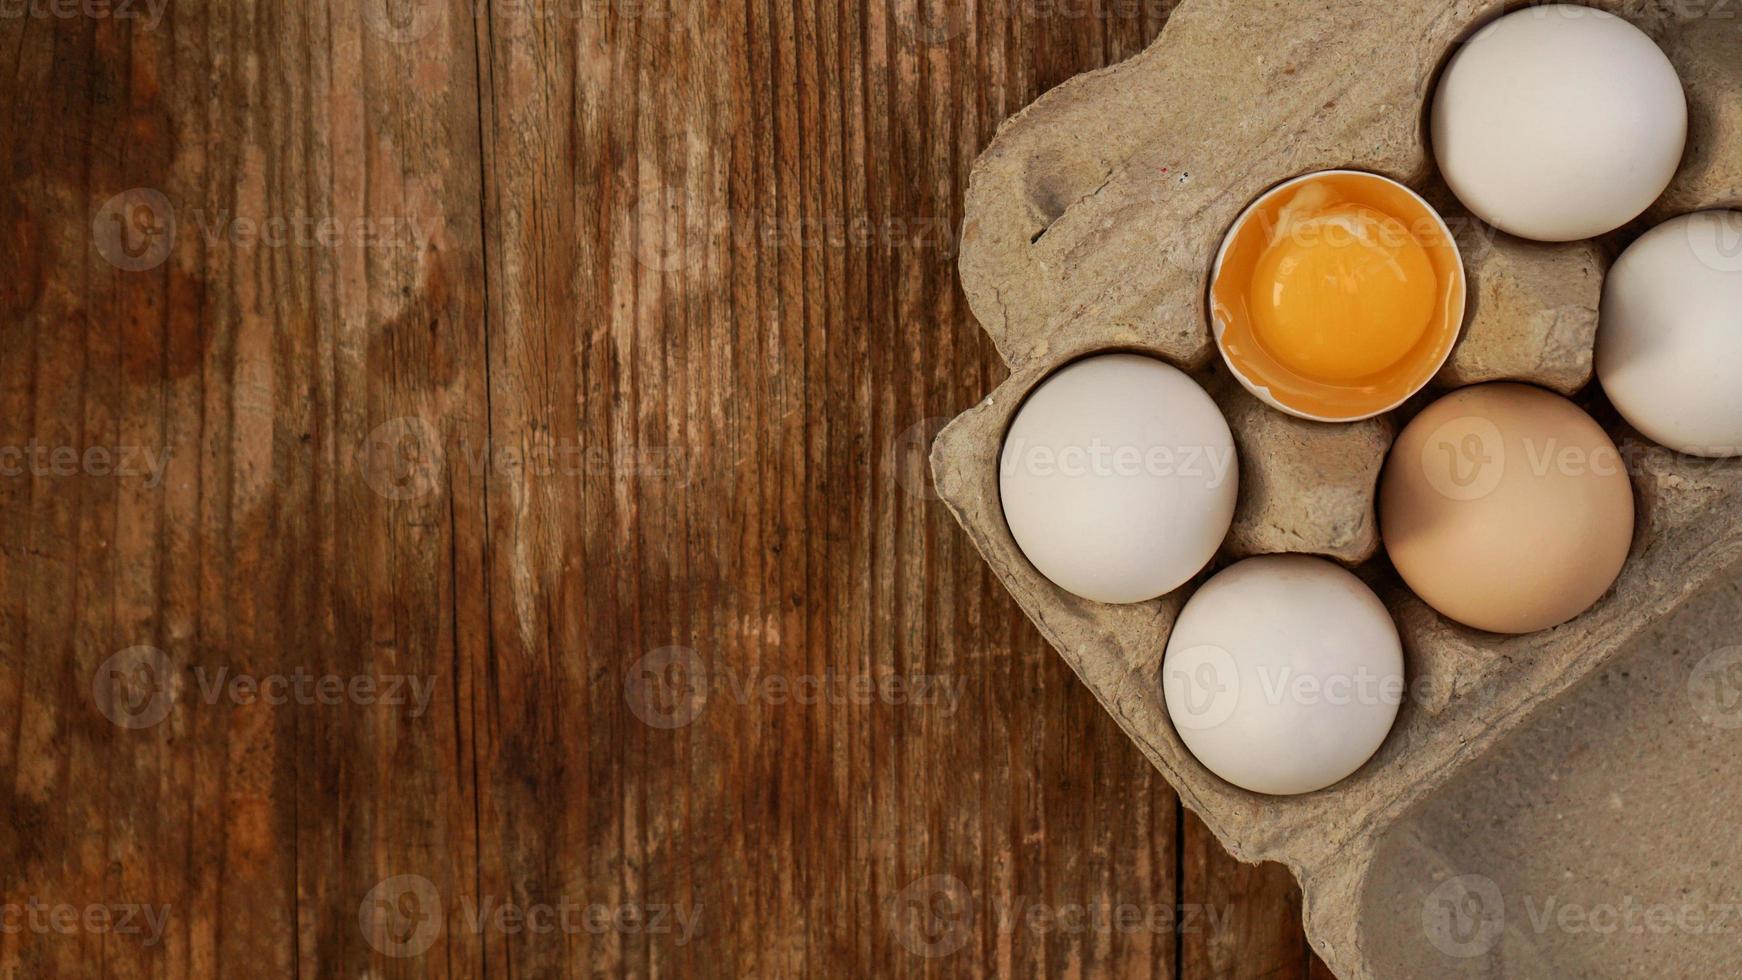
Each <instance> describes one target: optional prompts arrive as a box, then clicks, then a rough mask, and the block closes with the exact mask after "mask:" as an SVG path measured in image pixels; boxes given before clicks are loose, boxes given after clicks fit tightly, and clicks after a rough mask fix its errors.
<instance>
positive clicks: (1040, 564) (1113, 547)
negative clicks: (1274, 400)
mask: <svg viewBox="0 0 1742 980" xmlns="http://www.w3.org/2000/svg"><path fill="white" fill-rule="evenodd" d="M1239 478H1240V472H1239V465H1238V461H1237V459H1236V457H1235V455H1234V437H1233V435H1232V434H1231V433H1230V432H1229V431H1228V423H1227V421H1226V420H1225V419H1223V418H1222V413H1221V410H1220V409H1218V408H1217V407H1216V404H1215V402H1212V401H1211V400H1210V396H1209V395H1207V394H1205V393H1204V390H1203V389H1202V388H1200V387H1198V384H1197V382H1195V381H1193V380H1192V379H1191V378H1189V377H1187V376H1186V375H1185V374H1184V373H1182V372H1181V371H1179V370H1178V369H1177V368H1174V367H1171V366H1169V365H1167V364H1164V363H1163V362H1161V361H1158V360H1155V359H1154V358H1150V357H1143V356H1140V355H1137V354H1107V355H1102V356H1098V357H1091V358H1088V359H1086V360H1081V361H1077V362H1076V363H1074V364H1071V365H1068V366H1067V367H1065V368H1064V369H1062V370H1060V371H1059V372H1058V373H1056V374H1054V375H1053V376H1052V377H1050V378H1048V379H1047V380H1046V381H1045V382H1043V383H1042V384H1041V385H1040V386H1039V387H1038V388H1036V389H1035V390H1034V391H1033V393H1032V394H1030V395H1029V396H1028V400H1027V401H1026V402H1024V403H1023V405H1022V408H1021V409H1020V410H1019V411H1018V412H1017V413H1016V418H1015V420H1014V421H1013V422H1011V424H1010V431H1009V432H1008V433H1007V434H1006V435H1005V438H1004V452H1003V455H1002V459H1001V460H1000V463H999V489H1000V493H1001V495H1002V498H1003V504H1004V518H1005V521H1006V522H1008V524H1009V526H1010V534H1011V536H1012V537H1014V538H1015V539H1016V543H1017V545H1019V546H1020V547H1021V548H1022V553H1023V554H1024V555H1026V556H1027V557H1028V560H1029V561H1030V562H1032V563H1033V564H1034V567H1035V568H1036V569H1037V570H1039V571H1040V573H1041V574H1042V575H1045V576H1046V577H1047V578H1049V579H1051V580H1052V581H1053V582H1054V583H1055V584H1057V585H1058V586H1059V587H1060V588H1063V589H1065V590H1067V591H1070V592H1074V593H1076V594H1077V595H1080V596H1082V597H1084V598H1086V599H1094V600H1096V601H1099V602H1142V601H1144V600H1146V599H1153V598H1155V597H1156V596H1160V595H1165V594H1167V593H1169V592H1172V591H1173V590H1174V589H1176V588H1179V587H1180V586H1181V585H1183V584H1185V582H1186V581H1187V580H1189V579H1190V578H1191V577H1192V576H1193V575H1196V574H1197V573H1198V571H1199V570H1200V569H1202V568H1203V567H1204V566H1205V565H1206V564H1208V563H1209V561H1210V559H1211V558H1213V557H1215V554H1216V550H1217V549H1218V548H1220V547H1221V544H1222V540H1223V539H1224V538H1225V537H1227V535H1228V527H1229V525H1230V524H1231V523H1232V522H1233V519H1234V497H1235V494H1236V492H1237V490H1238V489H1239Z"/></svg>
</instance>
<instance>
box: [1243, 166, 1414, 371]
mask: <svg viewBox="0 0 1742 980" xmlns="http://www.w3.org/2000/svg"><path fill="white" fill-rule="evenodd" d="M1315 192H1316V193H1315ZM1330 197H1331V195H1330V194H1329V193H1327V192H1326V190H1325V189H1324V188H1319V187H1311V188H1308V189H1307V190H1306V191H1305V192H1303V193H1302V194H1300V195H1299V196H1298V197H1297V198H1296V200H1295V201H1293V202H1291V204H1290V205H1289V206H1288V207H1286V208H1284V209H1283V212H1282V214H1281V215H1279V217H1278V221H1277V224H1276V226H1275V227H1274V228H1273V229H1272V231H1271V234H1270V240H1269V244H1268V247H1267V248H1266V249H1265V250H1264V252H1263V253H1262V254H1261V255H1260V257H1259V259H1258V264H1257V266H1256V267H1255V268H1254V269H1253V272H1252V281H1251V286H1250V295H1249V297H1248V303H1249V309H1250V311H1251V316H1252V325H1253V328H1254V331H1255V332H1256V334H1257V338H1258V342H1259V343H1261V344H1263V345H1264V347H1265V348H1266V349H1267V350H1268V351H1269V352H1270V354H1271V356H1273V357H1275V358H1276V360H1277V361H1279V362H1280V363H1282V364H1283V365H1285V366H1286V367H1288V368H1289V369H1290V370H1293V371H1296V372H1299V373H1300V374H1302V375H1305V376H1306V377H1309V378H1317V379H1319V380H1321V381H1327V382H1332V383H1343V382H1351V381H1356V380H1358V379H1361V378H1366V377H1368V376H1370V375H1373V374H1377V373H1378V372H1380V371H1384V370H1385V369H1386V368H1388V367H1391V366H1392V365H1393V364H1396V363H1397V362H1399V361H1401V360H1403V359H1404V357H1405V356H1407V355H1408V354H1409V352H1410V350H1411V349H1412V348H1414V347H1415V345H1416V344H1417V343H1419V342H1420V341H1421V338H1422V336H1423V334H1425V333H1426V332H1427V330H1428V327H1429V325H1430V323H1431V322H1432V321H1433V318H1434V314H1435V310H1436V306H1437V303H1438V293H1439V282H1438V276H1437V273H1436V272H1435V269H1434V265H1433V262H1432V260H1431V259H1429V257H1428V254H1427V250H1426V249H1424V248H1423V247H1422V245H1421V243H1420V242H1419V241H1417V240H1416V238H1415V236H1414V235H1412V234H1411V233H1410V231H1409V229H1408V227H1406V226H1405V225H1404V224H1403V222H1401V221H1399V220H1398V219H1396V218H1394V217H1392V216H1390V215H1388V214H1384V213H1382V212H1380V211H1378V210H1375V209H1374V208H1371V207H1367V206H1365V205H1361V204H1353V203H1332V202H1331V201H1330V200H1328V199H1329V198H1330Z"/></svg>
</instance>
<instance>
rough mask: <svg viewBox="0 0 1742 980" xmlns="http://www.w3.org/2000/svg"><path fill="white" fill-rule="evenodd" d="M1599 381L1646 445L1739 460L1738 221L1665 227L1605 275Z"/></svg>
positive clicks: (1741, 216) (1676, 222) (1741, 278)
mask: <svg viewBox="0 0 1742 980" xmlns="http://www.w3.org/2000/svg"><path fill="white" fill-rule="evenodd" d="M1597 377H1598V379H1599V380H1601V381H1602V383H1603V390H1604V391H1605V392H1607V393H1608V395H1609V400H1610V401H1611V402H1613V403H1614V404H1615V408H1616V409H1617V410H1619V411H1620V412H1621V414H1622V415H1623V416H1625V417H1626V419H1627V421H1628V422H1630V423H1632V424H1633V427H1634V428H1636V429H1638V430H1639V431H1640V432H1643V433H1644V434H1645V435H1646V436H1647V437H1648V438H1650V439H1652V440H1655V441H1656V442H1659V443H1662V444H1663V445H1665V446H1668V447H1670V448H1671V449H1675V450H1677V451H1680V452H1684V453H1691V454H1693V455H1696V456H1736V455H1742V212H1738V211H1700V212H1697V213H1695V214H1688V215H1683V216H1682V217H1679V218H1675V219H1672V220H1670V221H1666V222H1664V223H1663V224H1661V225H1658V226H1657V227H1656V228H1653V229H1651V230H1650V231H1648V232H1646V233H1645V234H1644V235H1642V236H1640V238H1639V240H1638V241H1636V242H1634V243H1633V244H1632V245H1631V246H1630V247H1629V248H1628V249H1627V251H1625V252H1623V253H1621V257H1620V258H1619V259H1617V260H1615V265H1614V266H1613V267H1612V268H1610V270H1609V278H1608V279H1607V280H1606V281H1605V282H1604V284H1603V311H1602V316H1601V320H1600V321H1599V325H1598V328H1597Z"/></svg>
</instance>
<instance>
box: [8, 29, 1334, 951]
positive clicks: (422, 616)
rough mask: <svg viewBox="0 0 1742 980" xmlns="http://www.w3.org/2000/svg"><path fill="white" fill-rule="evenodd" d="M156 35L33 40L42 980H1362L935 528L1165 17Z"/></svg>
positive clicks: (25, 330) (15, 248)
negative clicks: (973, 429) (1039, 224)
mask: <svg viewBox="0 0 1742 980" xmlns="http://www.w3.org/2000/svg"><path fill="white" fill-rule="evenodd" d="M104 9H107V10H108V11H109V12H108V13H107V14H94V13H92V12H91V11H90V10H89V9H86V10H83V11H82V12H81V10H74V11H73V12H72V13H70V14H64V15H63V13H59V12H56V11H55V10H53V9H50V8H48V7H46V6H38V7H24V8H20V7H17V6H9V7H6V8H4V11H3V12H4V13H5V14H6V16H4V17H0V52H4V53H5V56H6V57H7V59H8V60H9V62H10V71H9V75H10V78H11V84H10V86H9V95H10V98H9V99H8V105H7V107H6V109H5V110H4V111H0V149H3V151H4V153H5V171H4V173H5V180H4V181H3V182H0V268H4V269H5V270H6V272H7V274H6V276H5V277H4V280H3V282H0V316H3V317H4V321H3V322H0V450H4V451H3V452H0V718H4V719H5V720H6V721H7V724H4V725H0V764H3V765H4V766H5V767H6V773H7V776H8V778H7V779H6V780H5V783H4V786H3V788H0V810H3V811H4V814H5V817H6V819H5V820H4V822H3V823H0V889H3V892H4V900H5V902H6V903H8V908H7V911H8V915H9V916H10V918H9V919H8V923H7V924H8V925H16V926H17V928H13V929H8V930H7V931H5V932H3V933H0V976H7V977H11V976H20V977H34V976H81V975H115V976H174V977H184V976H217V975H223V976H253V975H260V976H281V975H298V976H309V977H318V976H364V975H371V976H421V975H427V974H433V973H440V974H446V975H454V976H481V975H502V976H549V975H591V974H600V975H624V976H710V975H748V976H855V975H879V976H881V975H894V976H958V975H964V974H968V975H1018V976H1061V975H1062V976H1085V977H1089V976H1112V975H1118V976H1152V977H1176V976H1177V977H1226V976H1241V977H1245V976H1252V977H1257V976H1264V977H1285V976H1307V975H1309V971H1310V970H1312V969H1313V966H1312V961H1311V958H1310V954H1309V952H1308V951H1307V950H1306V948H1305V945H1304V943H1303V942H1302V940H1301V938H1300V930H1299V925H1298V919H1299V908H1298V896H1297V895H1295V894H1294V892H1293V889H1292V885H1291V884H1290V882H1289V880H1288V878H1287V876H1286V875H1285V874H1283V873H1282V872H1281V871H1280V869H1276V868H1266V869H1248V868H1243V867H1240V866H1238V865H1236V864H1234V863H1233V862H1232V861H1230V860H1229V859H1228V858H1227V857H1226V855H1224V854H1222V853H1221V852H1220V850H1219V848H1217V846H1216V845H1215V843H1214V841H1213V840H1212V839H1211V838H1210V836H1209V835H1208V834H1207V833H1206V832H1205V831H1204V830H1203V829H1202V827H1201V826H1199V825H1197V824H1196V822H1195V821H1194V820H1187V819H1185V818H1183V817H1182V815H1181V813H1180V810H1179V807H1178V803H1177V800H1176V799H1175V797H1174V795H1173V794H1172V792H1171V791H1170V790H1169V789H1168V787H1167V786H1166V785H1165V783H1163V782H1162V781H1161V779H1160V778H1159V776H1157V775H1156V773H1155V772H1154V771H1153V770H1151V769H1150V767H1149V766H1148V765H1147V764H1145V762H1144V761H1143V759H1142V758H1141V756H1140V755H1139V754H1138V753H1137V752H1136V751H1135V750H1134V749H1133V748H1132V747H1131V746H1130V745H1128V744H1127V743H1126V742H1125V741H1124V739H1123V737H1122V736H1121V735H1120V733H1119V732H1118V730H1117V728H1116V727H1115V726H1114V724H1113V723H1112V722H1111V721H1110V720H1109V719H1108V718H1106V717H1105V716H1104V715H1103V713H1102V712H1101V710H1100V708H1099V707H1098V706H1097V705H1096V704H1095V702H1094V700H1093V698H1092V697H1090V696H1089V694H1088V693H1087V692H1086V691H1084V690H1083V689H1082V688H1081V686H1080V685H1079V684H1078V682H1077V681H1076V679H1075V678H1074V677H1073V676H1072V675H1071V673H1070V671H1069V670H1068V669H1067V668H1066V667H1065V666H1064V665H1063V663H1062V662H1061V661H1060V660H1059V659H1058V658H1057V656H1056V655H1054V654H1053V653H1052V652H1051V651H1050V650H1049V649H1047V648H1046V647H1045V646H1044V644H1043V643H1042V642H1041V641H1040V639H1039V637H1038V635H1037V634H1036V633H1035V631H1034V630H1033V629H1032V628H1031V627H1030V626H1029V624H1028V623H1027V622H1026V621H1025V620H1024V619H1023V618H1022V616H1021V614H1020V612H1019V611H1018V610H1017V608H1016V607H1015V605H1014V604H1013V603H1012V602H1011V601H1010V600H1009V599H1008V597H1007V596H1006V595H1005V594H1004V593H1003V591H1002V590H1001V589H1000V588H999V587H998V586H997V584H996V582H995V581H994V580H993V579H992V577H991V575H990V574H989V573H988V572H987V570H986V569H985V568H984V566H983V564H982V563H981V561H980V560H979V558H978V557H977V556H976V555H975V554H974V552H973V549H972V548H971V547H970V546H969V544H968V542H967V540H966V538H965V537H964V536H963V535H962V534H961V533H960V531H959V530H957V529H956V527H955V526H954V524H953V523H952V522H951V521H950V519H949V518H948V515H947V514H945V513H944V511H943V509H942V508H941V507H940V506H939V505H938V504H937V503H936V501H935V499H934V495H933V493H932V491H931V490H930V488H929V486H928V484H927V483H926V480H927V479H928V477H927V475H926V470H925V465H924V457H925V446H926V443H927V441H928V440H929V436H930V433H931V432H932V431H935V429H936V427H937V426H939V425H941V423H942V421H943V420H944V419H945V418H947V417H949V416H951V415H953V414H955V413H956V412H958V411H959V410H961V409H962V408H964V407H966V406H968V405H970V404H972V403H973V402H974V401H976V400H977V399H978V398H980V397H981V396H982V395H983V394H984V393H985V392H986V391H989V390H990V389H991V388H992V387H994V386H995V384H996V383H997V381H998V380H999V379H1001V378H1002V377H1003V369H1002V367H1001V366H1000V364H999V362H998V360H997V358H996V355H995V353H994V351H993V350H992V347H991V344H990V343H989V342H988V341H987V339H986V337H985V336H984V334H982V333H981V331H980V330H979V328H978V326H977V325H976V324H975V323H974V321H973V319H972V317H971V316H970V315H969V313H968V311H967V309H966V306H965V303H964V302H963V300H962V298H961V295H960V293H959V290H958V288H957V286H956V279H955V271H954V242H955V239H956V234H957V227H958V225H959V222H960V208H961V200H962V194H963V191H964V186H963V184H964V181H965V175H966V173H967V170H968V167H969V165H970V164H971V162H972V160H973V158H974V156H975V155H976V154H977V153H978V151H979V150H980V148H981V147H983V146H984V145H985V143H986V142H987V141H988V140H989V139H990V137H991V135H992V133H993V132H994V131H995V129H996V126H997V124H998V123H999V122H1000V121H1001V120H1002V119H1004V118H1006V117H1007V116H1008V115H1010V114H1011V113H1013V112H1014V111H1016V110H1017V109H1019V108H1021V107H1022V106H1023V105H1025V104H1027V103H1028V102H1029V101H1030V100H1032V99H1033V98H1034V97H1035V96H1036V95H1038V94H1039V93H1041V92H1043V91H1045V90H1046V89H1048V88H1050V87H1052V86H1054V85H1056V84H1058V83H1059V82H1062V81H1063V80H1065V79H1066V78H1069V77H1071V76H1072V75H1075V74H1077V73H1079V72H1081V71H1084V70H1088V69H1092V68H1095V67H1099V66H1102V65H1106V64H1110V63H1113V62H1116V61H1118V60H1120V59H1122V58H1125V57H1128V56H1130V55H1131V54H1134V53H1135V52H1137V51H1139V50H1141V49H1142V47H1143V46H1145V45H1146V44H1147V43H1148V42H1149V41H1150V40H1151V39H1152V38H1153V37H1154V36H1155V34H1156V33H1157V31H1159V30H1160V27H1161V24H1162V22H1163V20H1164V19H1165V14H1166V9H1165V7H1164V6H1163V5H1162V4H1160V3H1157V2H1142V0H978V2H975V3H971V4H969V3H962V4H957V3H954V0H911V2H910V0H898V2H893V3H892V2H886V0H869V2H865V3H858V2H843V3H836V2H833V0H780V2H764V0H563V2H558V3H552V4H548V5H547V4H543V3H539V4H528V3H510V4H498V5H492V6H482V5H478V6H473V5H471V4H470V3H469V2H467V0H360V2H357V3H327V2H321V0H308V2H298V3H290V2H286V0H273V2H251V0H234V2H222V3H220V2H216V0H176V2H174V3H170V4H160V5H157V6H149V5H136V6H134V7H129V8H125V9H127V10H128V11H130V15H129V16H122V15H121V14H120V12H119V11H120V9H121V8H104ZM153 11H155V12H156V13H155V17H153V15H152V12H153ZM124 192H131V193H124ZM153 195H155V196H153ZM94 448H101V449H105V450H111V451H112V453H113V455H114V456H115V457H116V459H115V460H112V461H111V462H110V463H109V464H107V465H104V464H103V463H102V461H101V459H100V458H98V457H95V456H93V455H92V454H91V450H93V449H94ZM68 453H70V454H71V457H72V458H73V460H74V461H73V462H71V463H67V462H66V460H67V458H68V456H67V454H68ZM122 458H126V459H130V460H131V461H132V462H131V465H127V466H123V465H121V464H120V462H119V461H120V459H122ZM57 461H58V462H57ZM150 461H157V462H160V463H161V465H154V464H153V463H152V462H150ZM138 906H150V907H151V909H150V911H151V912H152V915H154V916H159V918H158V920H157V921H158V924H159V926H160V928H159V927H154V926H152V925H151V924H149V922H147V921H146V920H147V919H148V918H150V916H147V915H146V914H145V911H146V910H144V909H140V908H138ZM63 908H64V909H68V910H70V912H60V911H58V910H59V909H63ZM93 908H95V909H98V910H99V911H95V912H94V911H92V909H93ZM129 913H131V915H132V916H133V919H132V920H131V921H130V922H129V923H128V924H129V925H130V926H131V928H123V927H122V924H121V923H120V922H111V923H110V924H109V925H107V926H103V925H101V924H100V923H101V922H102V920H103V916H114V917H117V918H118V917H119V916H122V915H126V914H129ZM69 914H70V915H74V916H76V917H78V922H77V923H75V924H73V926H72V927H70V928H65V929H63V928H61V926H64V925H66V923H67V916H68V915H69ZM93 923H98V924H93Z"/></svg>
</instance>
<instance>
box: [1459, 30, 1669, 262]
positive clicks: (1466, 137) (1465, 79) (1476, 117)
mask: <svg viewBox="0 0 1742 980" xmlns="http://www.w3.org/2000/svg"><path fill="white" fill-rule="evenodd" d="M1687 131H1688V107H1687V97H1686V95H1685V94H1684V93H1683V91H1682V85H1681V80H1680V78H1678V77H1677V76H1676V72H1675V68H1674V66H1672V65H1671V64H1670V62H1669V59H1668V58H1667V57H1665V56H1664V53H1663V51H1662V50H1660V49H1659V48H1658V46H1657V45H1656V44H1655V43H1654V42H1653V41H1652V40H1651V38H1649V37H1647V36H1646V35H1645V34H1644V33H1643V32H1641V31H1640V30H1639V29H1638V28H1636V27H1634V26H1633V25H1632V24H1629V23H1628V22H1627V21H1625V20H1622V19H1620V18H1618V17H1615V16H1613V15H1611V14H1607V13H1604V12H1603V11H1600V10H1595V9H1593V8H1590V7H1579V6H1572V5H1566V4H1555V5H1550V6H1540V7H1528V8H1525V9H1523V10H1519V11H1517V12H1515V13H1512V14H1508V15H1506V16H1505V17H1502V18H1500V19H1499V20H1496V21H1495V22H1494V23H1492V24H1489V25H1488V26H1486V27H1484V28H1482V29H1481V30H1480V31H1478V32H1477V33H1476V34H1475V35H1473V36H1472V37H1471V38H1470V39H1469V40H1468V41H1466V42H1464V44H1463V45H1462V47H1460V48H1459V49H1458V51H1457V53H1456V54H1455V55H1453V56H1452V59H1451V60H1450V61H1449V62H1448V63H1447V65H1446V69H1445V72H1444V74H1443V75H1442V76H1441V78H1440V83H1439V89H1438V91H1437V92H1436V93H1435V96H1434V103H1433V120H1432V133H1433V149H1434V155H1435V156H1436V157H1437V158H1438V160H1439V165H1440V172H1441V174H1443V175H1444V176H1445V179H1446V183H1447V184H1448V185H1450V187H1451V189H1452V192H1453V193H1454V194H1456V195H1457V196H1458V200H1460V201H1462V202H1463V203H1464V206H1465V207H1467V208H1469V209H1470V210H1471V211H1473V212H1475V214H1476V215H1477V216H1478V217H1480V218H1482V219H1483V220H1484V221H1487V222H1488V223H1489V224H1491V225H1494V226H1495V227H1498V228H1500V229H1501V230H1503V231H1508V232H1511V233H1512V234H1514V235H1519V236H1522V237H1524V238H1533V239H1537V240H1539V241H1545V242H1566V241H1574V240H1576V239H1581V238H1591V237H1594V236H1596V235H1601V234H1604V233H1605V232H1609V231H1613V230H1614V229H1616V228H1619V227H1621V226H1622V225H1624V224H1626V223H1627V222H1629V221H1631V220H1633V219H1634V218H1635V217H1638V216H1639V214H1640V212H1642V211H1644V210H1645V209H1646V208H1647V207H1648V206H1649V205H1650V204H1651V202H1652V201H1655V200H1656V199H1657V198H1658V196H1659V195H1661V194H1662V193H1663V190H1664V188H1665V187H1668V186H1669V181H1670V178H1671V177H1673V176H1674V175H1675V171H1676V168H1677V167H1678V166H1679V165H1680V164H1681V158H1682V150H1683V148H1684V146H1685V145H1686V143H1687Z"/></svg>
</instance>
